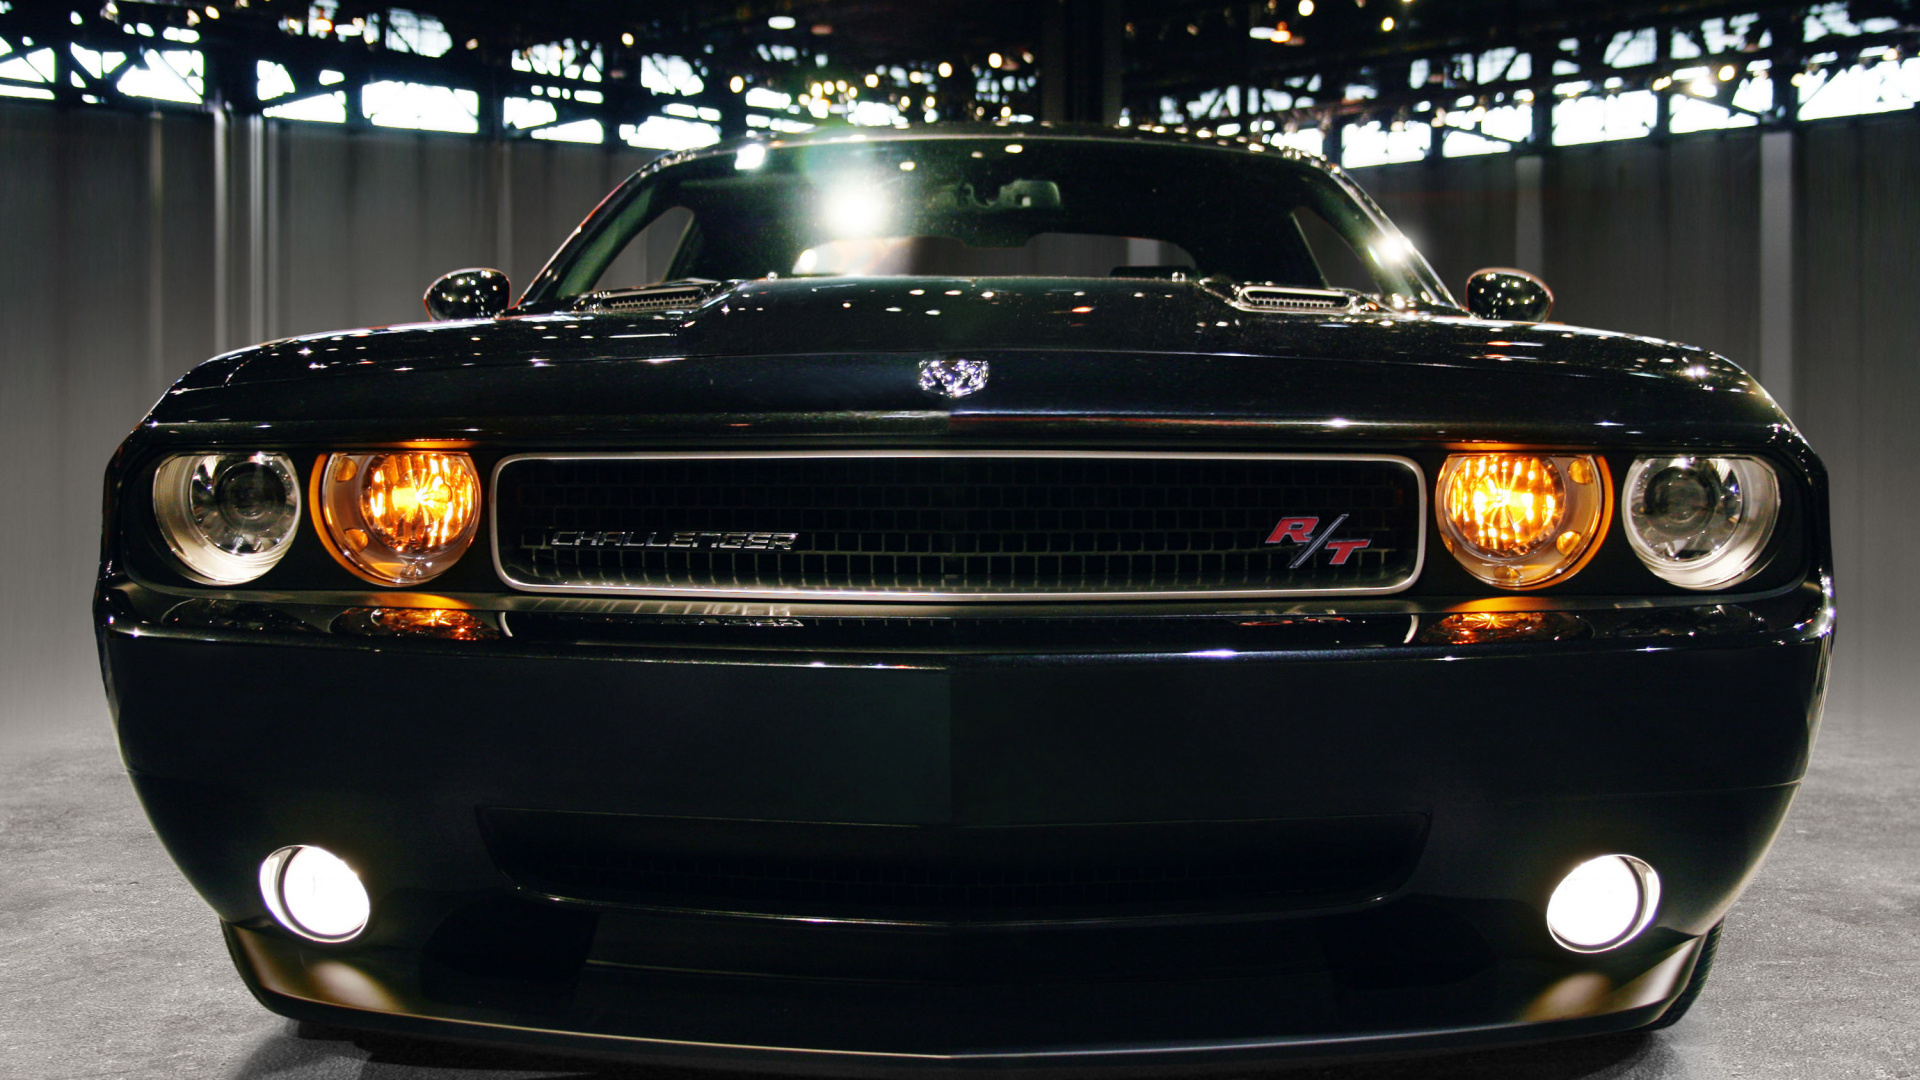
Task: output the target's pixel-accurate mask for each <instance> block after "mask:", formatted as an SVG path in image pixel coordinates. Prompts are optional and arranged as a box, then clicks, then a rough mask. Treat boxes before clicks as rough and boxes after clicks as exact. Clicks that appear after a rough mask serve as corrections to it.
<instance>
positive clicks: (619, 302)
mask: <svg viewBox="0 0 1920 1080" xmlns="http://www.w3.org/2000/svg"><path fill="white" fill-rule="evenodd" d="M723 288H725V284H724V283H723V282H718V281H708V280H707V279H705V278H682V279H681V280H679V281H663V282H661V283H660V284H658V285H643V286H641V287H639V288H637V289H609V290H606V291H604V292H595V293H588V294H586V295H585V296H582V297H581V298H580V299H578V300H576V301H574V304H573V310H575V311H591V312H604V313H607V314H613V315H655V314H665V313H667V312H680V311H692V310H693V309H694V308H697V307H699V306H700V305H701V304H702V303H703V302H705V300H706V299H707V297H709V296H712V295H713V294H714V293H716V292H719V291H720V290H721V289H723Z"/></svg>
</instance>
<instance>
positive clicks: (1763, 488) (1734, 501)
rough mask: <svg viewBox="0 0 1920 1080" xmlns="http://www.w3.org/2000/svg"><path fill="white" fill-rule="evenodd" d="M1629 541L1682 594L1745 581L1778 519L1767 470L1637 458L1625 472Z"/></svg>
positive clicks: (1760, 464)
mask: <svg viewBox="0 0 1920 1080" xmlns="http://www.w3.org/2000/svg"><path fill="white" fill-rule="evenodd" d="M1626 500H1627V512H1626V514H1625V515H1624V516H1625V518H1626V522H1627V541H1628V543H1631V544H1632V545H1633V550H1634V552H1635V554H1637V555H1639V556H1640V561H1641V562H1643V563H1646V564H1647V569H1649V570H1652V571H1653V572H1654V573H1656V574H1658V575H1660V576H1661V577H1662V578H1665V579H1666V580H1667V581H1670V582H1672V583H1673V584H1675V585H1679V586H1681V587H1682V588H1687V589H1717V588H1721V587H1723V586H1726V585H1731V584H1733V583H1735V582H1737V581H1740V580H1742V579H1744V578H1746V577H1748V576H1750V575H1751V574H1752V573H1753V572H1754V571H1755V570H1758V569H1759V568H1760V556H1761V555H1762V554H1763V553H1764V552H1765V550H1766V547H1767V540H1768V539H1769V538H1771V537H1772V535H1773V525H1774V522H1775V521H1776V520H1777V519H1778V518H1779V516H1780V485H1779V482H1778V481H1777V480H1775V479H1774V475H1773V468H1772V467H1771V466H1769V465H1768V464H1767V463H1766V462H1764V461H1761V460H1760V459H1759V458H1750V457H1643V458H1640V459H1639V460H1637V461H1635V462H1634V463H1633V467H1632V468H1631V469H1628V470H1627V487H1626Z"/></svg>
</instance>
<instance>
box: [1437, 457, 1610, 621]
mask: <svg viewBox="0 0 1920 1080" xmlns="http://www.w3.org/2000/svg"><path fill="white" fill-rule="evenodd" d="M1607 498H1608V492H1607V482H1606V477H1605V470H1604V469H1603V468H1602V466H1601V464H1600V462H1599V461H1598V459H1596V458H1593V457H1588V456H1563V455H1549V454H1518V453H1502V454H1454V455H1452V456H1450V457H1448V458H1447V462H1446V464H1445V465H1444V466H1442V467H1441V469H1440V481H1439V491H1438V493H1437V497H1436V498H1435V500H1434V509H1435V511H1436V513H1437V514H1438V515H1439V519H1440V538H1441V540H1442V541H1443V542H1444V543H1445V544H1446V546H1447V550H1448V551H1451V552H1453V555H1454V557H1455V558H1457V559H1459V560H1460V565H1462V566H1464V567H1466V569H1467V572H1468V573H1471V574H1472V575H1473V576H1474V577H1477V578H1479V579H1480V580H1481V581H1485V582H1487V583H1489V584H1492V585H1498V586H1500V587H1502V588H1507V589H1526V588H1532V587H1535V586H1540V585H1546V584H1550V583H1552V582H1554V581H1558V580H1563V579H1565V578H1566V577H1569V576H1571V575H1572V574H1573V573H1574V572H1575V571H1577V570H1579V568H1580V567H1581V565H1583V564H1584V563H1585V561H1586V559H1587V557H1588V556H1589V555H1590V553H1591V552H1592V550H1593V548H1594V546H1595V545H1596V544H1597V543H1598V540H1599V536H1600V533H1601V531H1602V530H1603V529H1604V528H1605V524H1606V507H1607Z"/></svg>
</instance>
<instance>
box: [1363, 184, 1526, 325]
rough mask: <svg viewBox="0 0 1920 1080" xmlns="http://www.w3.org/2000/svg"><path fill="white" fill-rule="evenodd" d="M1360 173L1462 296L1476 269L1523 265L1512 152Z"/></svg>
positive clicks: (1381, 205) (1401, 227) (1383, 205)
mask: <svg viewBox="0 0 1920 1080" xmlns="http://www.w3.org/2000/svg"><path fill="white" fill-rule="evenodd" d="M1353 175H1354V179H1356V180H1358V181H1359V182H1360V186H1361V187H1364V188H1365V189H1366V190H1367V192H1368V194H1370V195H1372V196H1373V198H1374V201H1376V202H1378V203H1379V204H1380V207H1381V209H1383V210H1385V211H1386V212H1387V215H1388V216H1389V217H1391V218H1393V221H1394V224H1396V225H1398V226H1400V231H1401V232H1404V233H1406V234H1407V238H1408V239H1409V240H1412V241H1413V243H1414V246H1415V247H1417V248H1419V249H1420V253H1421V254H1422V255H1425V256H1426V257H1427V261H1428V262H1430V263H1432V264H1433V269H1434V272H1435V273H1438V274H1439V275H1440V280H1441V281H1443V282H1445V283H1446V286H1447V288H1448V289H1449V290H1450V291H1451V292H1452V293H1453V295H1454V296H1455V298H1459V297H1461V296H1464V295H1465V293H1464V292H1463V291H1462V289H1463V287H1464V286H1465V285H1466V282H1467V275H1468V274H1471V273H1473V272H1474V271H1475V270H1481V269H1485V268H1486V267H1489V266H1513V265H1515V262H1516V259H1515V252H1514V220H1515V206H1514V183H1513V159H1512V158H1511V156H1509V155H1506V154H1500V155H1494V156H1489V157H1474V158H1456V159H1454V160H1452V161H1447V162H1442V163H1439V164H1427V163H1421V164H1417V165H1383V166H1379V167H1376V168H1371V169H1356V170H1354V174H1353ZM1532 269H1533V270H1535V272H1538V270H1539V268H1538V267H1533V268H1532Z"/></svg>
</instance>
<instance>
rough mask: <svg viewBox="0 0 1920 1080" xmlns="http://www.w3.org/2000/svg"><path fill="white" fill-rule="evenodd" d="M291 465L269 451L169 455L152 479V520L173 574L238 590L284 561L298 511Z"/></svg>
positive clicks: (297, 482)
mask: <svg viewBox="0 0 1920 1080" xmlns="http://www.w3.org/2000/svg"><path fill="white" fill-rule="evenodd" d="M300 489H301V483H300V474H299V471H298V470H297V469H295V468H294V464H293V459H292V458H290V457H288V456H287V455H285V454H281V453H274V452H269V451H203V452H199V453H190V454H174V455H172V456H170V457H168V458H166V459H164V460H163V461H161V462H160V465H159V466H158V467H157V468H156V469H155V470H154V473H153V488H152V499H153V516H154V522H155V524H156V525H157V526H158V528H159V532H160V536H161V538H162V539H163V540H165V541H166V545H167V548H168V550H170V551H171V552H172V553H173V556H174V559H175V560H176V561H177V562H178V564H179V568H180V569H181V571H182V572H183V573H184V574H185V575H186V576H187V577H189V578H192V579H193V580H195V581H198V582H200V583H202V584H206V585H241V584H245V583H246V582H249V581H253V580H254V579H256V578H258V577H260V576H262V575H264V574H265V573H266V572H267V571H269V570H271V569H273V568H274V566H275V565H277V564H278V563H279V562H280V560H281V559H282V558H283V557H284V556H285V555H286V553H287V550H288V548H290V547H291V546H292V544H293V538H294V536H295V534H297V533H298V532H299V529H300V521H301V517H302V511H303V503H302V499H301V490H300Z"/></svg>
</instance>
